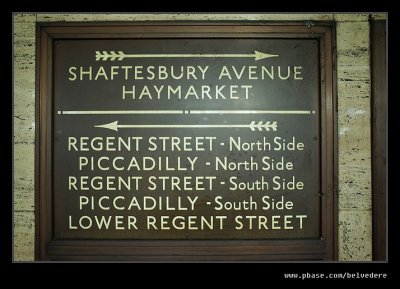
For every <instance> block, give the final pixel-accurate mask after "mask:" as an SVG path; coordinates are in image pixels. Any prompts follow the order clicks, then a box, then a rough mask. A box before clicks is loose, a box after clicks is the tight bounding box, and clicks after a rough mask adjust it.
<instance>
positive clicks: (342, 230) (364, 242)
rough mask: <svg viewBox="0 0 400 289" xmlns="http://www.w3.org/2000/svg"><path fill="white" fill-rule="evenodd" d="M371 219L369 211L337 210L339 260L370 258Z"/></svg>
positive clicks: (364, 259) (369, 259) (363, 259)
mask: <svg viewBox="0 0 400 289" xmlns="http://www.w3.org/2000/svg"><path fill="white" fill-rule="evenodd" d="M371 220H372V216H371V211H339V260H341V261H371V260H372V230H371V224H372V223H371Z"/></svg>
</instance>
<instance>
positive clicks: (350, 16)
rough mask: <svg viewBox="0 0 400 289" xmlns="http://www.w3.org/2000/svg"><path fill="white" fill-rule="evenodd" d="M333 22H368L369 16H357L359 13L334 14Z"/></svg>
mask: <svg viewBox="0 0 400 289" xmlns="http://www.w3.org/2000/svg"><path fill="white" fill-rule="evenodd" d="M334 17H335V21H342V22H345V21H348V22H354V21H364V22H366V21H368V17H369V14H359V13H343V14H334Z"/></svg>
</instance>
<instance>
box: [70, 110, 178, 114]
mask: <svg viewBox="0 0 400 289" xmlns="http://www.w3.org/2000/svg"><path fill="white" fill-rule="evenodd" d="M182 113H183V111H182V110H64V111H62V114H182Z"/></svg>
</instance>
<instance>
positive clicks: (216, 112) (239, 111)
mask: <svg viewBox="0 0 400 289" xmlns="http://www.w3.org/2000/svg"><path fill="white" fill-rule="evenodd" d="M190 113H191V114H311V111H310V110H191V111H190Z"/></svg>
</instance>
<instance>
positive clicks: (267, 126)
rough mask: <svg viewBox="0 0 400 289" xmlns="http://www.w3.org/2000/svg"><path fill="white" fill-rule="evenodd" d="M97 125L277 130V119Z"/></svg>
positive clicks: (108, 125)
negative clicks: (233, 122) (244, 122)
mask: <svg viewBox="0 0 400 289" xmlns="http://www.w3.org/2000/svg"><path fill="white" fill-rule="evenodd" d="M95 127H99V128H106V129H111V130H114V131H118V129H120V128H250V129H251V130H252V131H256V130H258V131H262V130H263V129H264V130H266V131H271V130H272V131H276V130H277V128H278V125H277V122H276V121H273V122H271V121H266V122H263V121H259V122H258V123H256V122H255V121H252V122H251V123H250V124H118V121H114V122H110V123H106V124H101V125H95Z"/></svg>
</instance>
